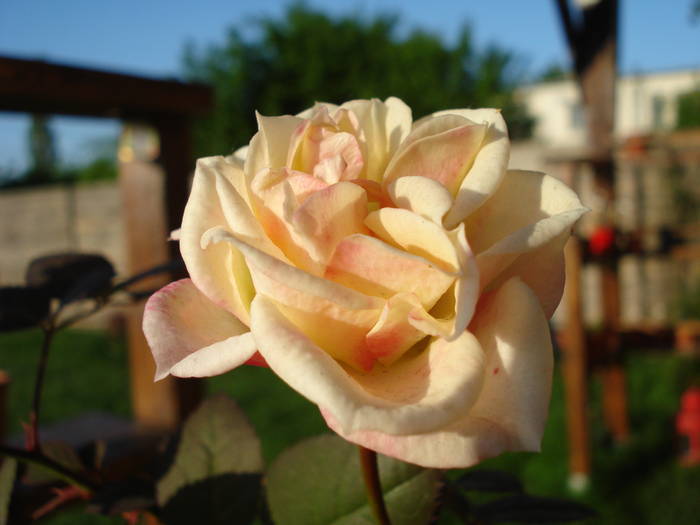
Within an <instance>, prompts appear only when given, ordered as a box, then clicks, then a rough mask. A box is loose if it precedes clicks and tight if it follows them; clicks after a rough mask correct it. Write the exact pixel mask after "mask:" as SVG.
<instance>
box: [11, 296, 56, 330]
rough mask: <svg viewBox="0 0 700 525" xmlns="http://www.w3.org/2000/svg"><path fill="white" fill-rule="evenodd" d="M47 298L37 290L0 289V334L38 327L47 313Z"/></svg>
mask: <svg viewBox="0 0 700 525" xmlns="http://www.w3.org/2000/svg"><path fill="white" fill-rule="evenodd" d="M49 304H50V302H49V296H48V295H47V294H46V292H45V291H44V290H42V289H39V288H31V287H25V286H5V287H2V288H0V332H9V331H12V330H21V329H23V328H30V327H32V326H36V325H38V324H39V323H40V322H41V321H42V320H43V319H45V318H46V316H47V314H48V313H49Z"/></svg>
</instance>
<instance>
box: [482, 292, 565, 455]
mask: <svg viewBox="0 0 700 525" xmlns="http://www.w3.org/2000/svg"><path fill="white" fill-rule="evenodd" d="M469 330H470V331H472V332H473V333H474V335H475V336H476V338H477V339H478V340H479V342H480V343H481V346H482V348H483V349H484V352H485V354H486V380H485V382H484V388H483V390H482V391H481V394H480V396H479V399H478V401H477V402H476V404H475V405H474V407H473V408H472V410H471V411H470V415H472V416H475V417H480V418H483V419H487V420H489V421H492V422H494V423H496V424H497V425H498V426H500V427H502V428H504V429H505V430H506V431H507V432H508V434H509V435H510V436H511V441H512V446H513V449H514V450H539V447H540V440H541V439H542V433H543V432H544V426H545V422H546V419H547V411H548V408H549V397H550V392H551V386H552V368H553V353H552V342H551V336H550V333H549V325H548V324H547V319H546V318H545V316H544V314H543V313H542V310H541V309H540V308H539V302H538V299H537V297H536V296H535V294H534V293H533V292H532V290H530V288H528V286H527V285H525V284H524V283H523V282H522V281H520V280H519V279H511V280H510V281H508V282H506V283H505V284H504V285H503V286H501V287H500V288H499V289H498V290H496V291H495V292H493V293H491V294H487V295H486V296H485V297H483V298H482V300H481V301H480V303H479V305H478V307H477V313H476V315H475V317H474V321H473V322H472V323H471V325H470V326H469Z"/></svg>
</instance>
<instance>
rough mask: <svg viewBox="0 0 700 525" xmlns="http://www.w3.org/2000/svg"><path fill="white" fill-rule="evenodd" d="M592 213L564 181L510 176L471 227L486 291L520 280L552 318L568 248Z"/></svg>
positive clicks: (474, 217)
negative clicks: (573, 233) (564, 252)
mask: <svg viewBox="0 0 700 525" xmlns="http://www.w3.org/2000/svg"><path fill="white" fill-rule="evenodd" d="M513 202H517V203H518V206H513ZM586 211H587V209H586V208H585V207H583V205H582V204H581V202H580V201H579V199H578V197H577V196H576V194H575V193H574V192H573V191H571V190H570V189H569V188H568V187H567V186H566V185H564V184H563V183H562V182H560V181H559V180H557V179H555V178H553V177H549V176H547V175H543V174H541V173H536V172H529V171H509V172H508V174H507V175H506V177H505V178H504V179H503V183H502V184H501V186H500V187H499V188H498V191H496V193H495V194H494V195H493V197H491V198H490V199H489V200H488V201H487V202H486V203H485V204H484V205H483V206H482V207H481V208H479V210H477V211H476V213H474V214H472V215H471V216H470V217H469V218H468V219H467V221H466V223H465V224H466V227H467V232H468V236H469V240H470V243H471V245H472V247H473V248H474V250H475V251H476V252H477V253H478V256H477V262H478V264H479V269H480V274H481V286H482V288H486V287H491V288H493V287H495V286H498V285H499V284H500V283H502V282H504V281H505V280H507V279H509V278H511V277H514V276H519V277H521V278H522V279H523V280H524V281H525V282H526V283H527V284H528V285H529V286H531V288H532V289H533V290H534V291H535V293H536V294H537V296H538V297H539V298H540V302H541V304H542V307H543V309H544V310H545V313H546V315H547V316H551V314H552V313H553V312H554V309H555V308H556V306H557V304H558V303H559V299H560V298H561V293H562V290H563V286H564V281H563V280H564V273H563V272H564V266H563V255H562V250H563V245H564V242H565V241H566V239H567V238H568V235H569V230H570V229H571V227H572V226H573V224H574V223H575V222H576V221H577V220H578V218H579V217H580V216H581V215H582V214H583V213H585V212H586Z"/></svg>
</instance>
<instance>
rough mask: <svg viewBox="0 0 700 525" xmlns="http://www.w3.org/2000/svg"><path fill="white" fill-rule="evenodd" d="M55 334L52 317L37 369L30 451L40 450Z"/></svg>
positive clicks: (31, 420) (29, 440) (30, 420)
mask: <svg viewBox="0 0 700 525" xmlns="http://www.w3.org/2000/svg"><path fill="white" fill-rule="evenodd" d="M54 332H55V328H54V319H53V317H50V319H49V321H48V323H47V325H46V326H45V327H44V341H43V342H42V345H41V354H40V355H39V363H38V365H37V369H36V379H35V380H34V397H33V399H32V411H31V413H30V414H29V436H28V440H27V449H29V450H30V451H34V450H39V448H40V447H39V409H40V408H41V392H42V390H43V387H44V376H45V375H46V365H47V363H48V360H49V348H50V347H51V341H52V339H53V335H54Z"/></svg>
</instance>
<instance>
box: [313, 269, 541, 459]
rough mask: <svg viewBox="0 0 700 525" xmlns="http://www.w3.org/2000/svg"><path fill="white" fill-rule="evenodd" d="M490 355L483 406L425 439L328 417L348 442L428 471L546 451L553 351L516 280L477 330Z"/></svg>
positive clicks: (494, 300)
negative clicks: (355, 427) (349, 426)
mask: <svg viewBox="0 0 700 525" xmlns="http://www.w3.org/2000/svg"><path fill="white" fill-rule="evenodd" d="M470 329H472V330H473V331H474V334H475V335H476V336H477V338H478V339H479V342H480V343H481V345H482V347H483V348H484V352H485V354H486V374H485V381H484V385H483V388H482V390H481V393H480V395H479V399H478V400H477V402H476V403H475V404H474V405H473V406H472V407H471V409H469V408H465V410H464V412H463V414H462V417H461V418H460V419H458V420H457V421H454V422H453V423H451V424H450V425H447V426H445V427H444V428H442V429H440V430H437V431H434V432H427V433H422V434H418V433H417V434H413V435H403V436H392V435H389V434H388V433H385V432H376V431H375V432H372V431H356V432H348V431H346V430H344V429H343V428H342V425H340V422H339V419H338V418H337V416H336V415H335V412H334V411H333V409H332V408H329V407H324V410H322V414H323V416H324V417H325V419H326V422H327V423H328V425H329V426H330V427H331V429H333V430H334V431H335V432H337V433H339V434H340V435H341V436H343V437H344V438H345V439H347V440H349V441H352V442H354V443H357V444H360V445H362V446H364V447H368V448H371V449H372V450H376V451H377V452H381V453H382V454H386V455H389V456H393V457H396V458H398V459H401V460H404V461H408V462H410V463H416V464H418V465H423V466H425V467H434V468H457V467H468V466H470V465H473V464H475V463H477V462H479V461H481V460H484V459H486V458H489V457H492V456H495V455H497V454H500V453H501V452H505V451H507V450H513V451H515V450H539V446H540V439H541V436H542V433H543V430H544V424H545V419H546V414H547V406H548V403H549V396H550V388H551V374H552V347H551V342H550V338H549V329H548V326H547V321H546V319H545V318H544V316H543V315H542V313H541V311H540V309H539V307H538V305H537V300H536V298H535V297H534V295H533V293H532V292H531V291H530V290H529V289H528V288H527V286H525V285H524V284H522V283H521V282H519V281H518V280H516V279H513V280H511V281H509V282H508V283H506V284H505V285H504V286H503V287H501V288H500V289H499V290H498V291H497V292H495V293H493V294H491V295H490V296H489V297H488V298H486V300H485V301H484V302H483V303H481V304H480V308H479V311H478V313H477V316H476V318H475V320H474V322H473V323H472V325H471V326H470Z"/></svg>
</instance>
